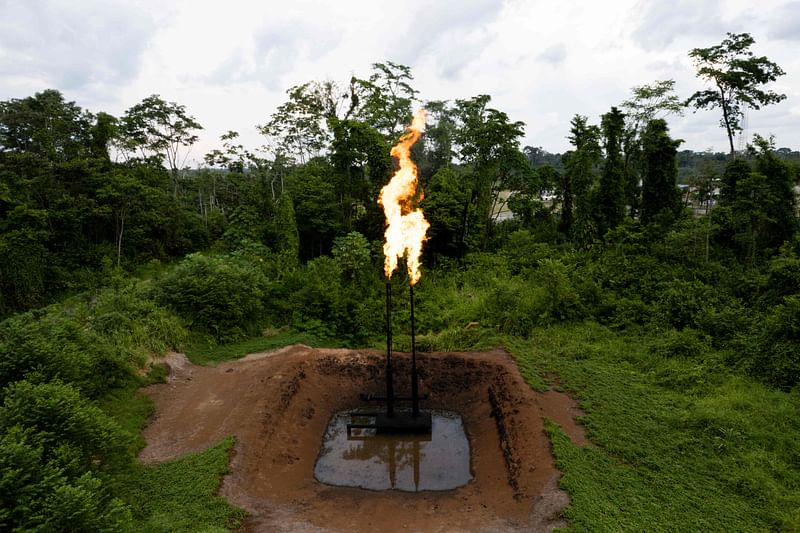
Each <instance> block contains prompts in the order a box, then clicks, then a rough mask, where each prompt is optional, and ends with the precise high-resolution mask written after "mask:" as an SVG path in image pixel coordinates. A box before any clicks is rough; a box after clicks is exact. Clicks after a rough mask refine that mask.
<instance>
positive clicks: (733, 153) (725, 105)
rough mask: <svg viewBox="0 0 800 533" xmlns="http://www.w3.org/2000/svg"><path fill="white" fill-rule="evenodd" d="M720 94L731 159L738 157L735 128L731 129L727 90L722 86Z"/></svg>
mask: <svg viewBox="0 0 800 533" xmlns="http://www.w3.org/2000/svg"><path fill="white" fill-rule="evenodd" d="M719 93H720V96H721V97H722V120H723V121H724V122H725V132H726V133H727V134H728V143H729V144H730V147H731V161H733V160H734V159H736V150H735V149H734V148H733V130H732V129H731V122H730V117H729V116H728V101H727V100H725V91H723V90H722V88H720V90H719Z"/></svg>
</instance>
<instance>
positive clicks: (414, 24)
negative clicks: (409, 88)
mask: <svg viewBox="0 0 800 533" xmlns="http://www.w3.org/2000/svg"><path fill="white" fill-rule="evenodd" d="M501 11H502V4H500V3H499V2H497V1H496V0H463V1H460V2H418V5H417V6H416V8H415V9H414V8H412V9H410V10H409V11H408V12H407V14H406V17H407V18H406V20H405V23H404V25H403V27H402V28H399V29H398V30H396V31H395V32H393V33H394V35H395V36H394V38H393V39H391V41H390V45H389V49H390V50H391V51H392V52H393V54H392V55H393V57H395V58H396V61H398V62H400V63H403V64H406V65H413V64H415V63H419V62H422V61H424V60H425V59H427V58H433V59H434V62H435V64H436V65H437V67H438V71H439V73H440V74H441V75H442V76H445V77H446V78H448V79H455V78H457V77H459V76H460V73H461V71H462V70H463V69H464V68H465V67H466V66H467V65H468V64H469V63H470V62H471V61H472V60H473V59H475V58H476V57H477V56H478V55H479V54H480V52H481V50H482V49H483V48H485V46H486V45H487V44H488V42H489V41H490V40H491V32H490V31H489V30H488V26H489V25H490V24H491V22H492V21H494V20H495V19H496V18H497V16H498V15H499V13H500V12H501Z"/></svg>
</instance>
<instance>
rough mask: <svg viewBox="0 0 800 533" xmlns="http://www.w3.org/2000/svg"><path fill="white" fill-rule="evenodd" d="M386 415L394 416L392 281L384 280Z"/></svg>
mask: <svg viewBox="0 0 800 533" xmlns="http://www.w3.org/2000/svg"><path fill="white" fill-rule="evenodd" d="M386 416H388V417H393V416H394V383H393V376H392V282H391V280H388V279H387V280H386Z"/></svg>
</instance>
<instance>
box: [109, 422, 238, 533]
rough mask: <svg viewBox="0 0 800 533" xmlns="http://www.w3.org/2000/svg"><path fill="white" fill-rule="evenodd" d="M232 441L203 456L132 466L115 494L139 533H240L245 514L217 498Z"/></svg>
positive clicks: (210, 450)
mask: <svg viewBox="0 0 800 533" xmlns="http://www.w3.org/2000/svg"><path fill="white" fill-rule="evenodd" d="M232 446H233V438H232V437H228V438H226V439H225V440H223V441H222V442H220V443H219V444H217V445H216V446H214V447H213V448H210V449H208V450H206V451H204V452H201V453H196V454H190V455H186V456H184V457H181V458H180V459H177V460H174V461H169V462H165V463H162V464H159V465H153V466H144V465H140V464H133V465H131V467H130V469H129V470H128V471H127V472H126V475H125V476H124V477H122V476H119V477H118V478H117V483H116V484H115V493H116V495H117V496H119V497H120V498H121V499H122V500H123V501H125V503H127V504H128V505H129V506H130V507H131V510H132V511H133V517H134V520H135V521H136V526H135V527H136V530H137V531H148V532H162V531H163V532H168V531H169V532H179V531H186V532H195V531H206V532H211V531H227V530H232V529H237V528H238V527H240V526H241V524H242V521H243V520H244V517H245V513H244V511H242V510H241V509H237V508H235V507H233V506H232V505H231V504H229V503H228V502H227V501H225V500H224V499H223V498H221V497H220V496H218V495H217V491H218V490H219V483H220V479H221V478H222V476H223V475H224V474H225V473H226V472H227V469H228V457H229V453H230V450H231V448H232Z"/></svg>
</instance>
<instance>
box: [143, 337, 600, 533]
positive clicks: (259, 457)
mask: <svg viewBox="0 0 800 533" xmlns="http://www.w3.org/2000/svg"><path fill="white" fill-rule="evenodd" d="M418 362H419V367H420V383H421V392H423V393H427V394H428V399H427V400H426V401H425V402H424V404H423V407H425V408H427V409H432V410H434V412H437V411H439V412H450V413H453V414H455V415H457V416H459V417H460V418H461V422H462V424H463V429H464V432H465V434H466V438H467V440H468V446H469V473H470V475H471V479H470V480H469V481H468V482H467V483H466V484H464V485H462V486H459V487H458V488H454V489H450V490H439V491H429V490H421V491H419V492H413V491H412V492H406V491H403V490H384V491H374V490H367V489H365V488H355V487H352V488H351V487H341V486H333V485H331V484H327V483H323V482H321V481H319V480H318V479H316V478H315V464H316V462H317V459H318V457H319V456H320V451H321V449H322V447H323V442H324V437H325V434H326V428H328V424H329V422H330V421H331V419H332V418H333V417H335V415H336V413H339V412H343V411H347V410H351V409H354V408H357V407H361V406H363V404H362V402H361V401H360V399H359V394H360V393H362V392H367V393H370V392H371V393H375V394H380V393H381V392H382V388H383V387H385V383H384V381H383V380H384V375H383V369H384V359H383V355H382V354H380V353H376V352H368V351H358V350H317V349H311V348H308V347H306V346H301V345H298V346H293V347H288V348H286V349H282V350H277V351H274V352H269V353H264V354H253V355H250V356H248V357H246V358H244V359H241V360H239V361H234V362H230V363H225V364H221V365H219V366H217V367H198V366H194V365H192V364H190V363H188V362H187V361H186V360H185V357H183V356H182V355H180V354H173V355H171V356H170V357H169V358H168V361H167V363H168V364H169V366H170V378H169V381H168V383H166V384H160V385H153V386H151V387H148V388H147V390H146V391H147V394H149V395H150V396H151V397H152V398H153V400H154V401H155V405H156V411H155V414H154V416H153V418H152V420H151V422H150V424H149V425H148V426H147V428H146V429H145V431H144V436H145V439H146V442H147V445H146V447H145V448H144V449H143V450H142V452H141V454H140V460H141V461H143V462H159V461H164V460H168V459H172V458H176V457H179V456H181V455H184V454H186V453H189V452H195V451H201V450H204V449H207V448H208V447H210V446H212V445H213V444H215V443H216V442H218V441H219V440H221V439H222V438H224V437H225V436H227V435H231V434H232V435H235V437H236V445H235V447H234V452H233V456H232V459H231V464H230V473H229V474H228V475H227V476H225V478H224V479H223V483H222V488H221V494H222V496H224V497H225V498H227V499H228V500H229V501H230V502H232V503H233V504H235V505H238V506H240V507H242V508H244V509H246V510H247V511H248V513H249V518H248V520H247V522H246V524H245V530H247V531H276V532H282V531H286V532H288V531H292V532H297V531H300V532H302V531H309V532H311V531H313V532H323V531H395V530H409V531H448V532H449V531H482V532H489V531H550V530H552V529H553V528H555V527H563V526H564V525H565V524H564V522H563V521H562V520H561V519H560V518H559V511H560V510H561V509H562V508H563V507H564V506H565V505H566V504H567V503H568V501H569V500H568V497H567V495H566V494H565V493H564V492H563V491H561V490H560V489H559V488H558V477H559V473H558V471H557V470H556V469H555V466H554V463H553V457H552V453H551V450H550V444H549V441H548V439H547V436H546V435H545V432H544V427H543V421H544V418H545V417H548V418H551V419H553V420H555V421H556V422H557V423H559V424H560V425H561V426H562V428H563V429H564V430H565V431H566V432H567V433H568V434H569V435H570V436H571V437H572V438H573V441H574V442H576V444H579V445H583V444H586V443H587V441H586V438H585V436H584V435H583V431H582V428H581V427H580V426H578V425H577V424H576V423H575V419H574V417H575V416H576V415H578V414H580V413H579V411H578V408H577V406H576V404H575V402H574V401H573V400H571V399H570V398H569V397H568V396H567V395H565V394H562V393H558V392H555V391H548V392H547V393H544V394H540V393H536V392H534V391H533V390H531V388H530V387H529V386H528V385H527V384H526V383H525V382H524V380H523V378H522V377H521V375H520V373H519V369H518V368H517V366H516V364H515V362H514V361H513V360H512V359H511V357H510V356H509V355H508V354H506V353H505V352H504V351H503V350H501V349H498V350H493V351H489V352H478V353H422V354H418ZM395 363H396V366H395V375H396V376H397V377H398V379H397V381H396V390H397V391H399V392H402V391H406V390H407V389H408V387H409V384H408V382H407V380H406V381H404V380H403V377H404V376H408V374H409V365H410V361H409V357H408V356H407V355H405V354H396V356H395ZM423 474H424V472H421V473H420V479H421V478H422V476H423ZM404 475H405V474H404ZM412 478H413V475H412Z"/></svg>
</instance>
